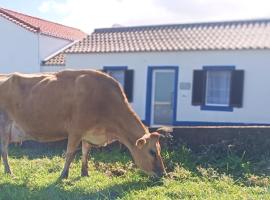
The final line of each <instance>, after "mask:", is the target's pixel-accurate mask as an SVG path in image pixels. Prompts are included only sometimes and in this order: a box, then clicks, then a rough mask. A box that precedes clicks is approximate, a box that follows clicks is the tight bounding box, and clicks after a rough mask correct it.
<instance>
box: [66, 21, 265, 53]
mask: <svg viewBox="0 0 270 200" xmlns="http://www.w3.org/2000/svg"><path fill="white" fill-rule="evenodd" d="M238 49H270V19H261V20H243V21H227V22H211V23H193V24H171V25H156V26H138V27H118V28H105V29H96V30H95V31H94V32H93V33H92V34H91V35H89V36H88V37H87V38H85V39H83V40H81V41H80V42H78V43H76V44H74V45H73V46H71V47H70V48H68V49H67V50H66V51H65V52H66V53H106V52H151V51H192V50H198V51H201V50H238Z"/></svg>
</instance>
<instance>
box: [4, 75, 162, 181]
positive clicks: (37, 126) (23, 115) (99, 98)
mask: <svg viewBox="0 0 270 200" xmlns="http://www.w3.org/2000/svg"><path fill="white" fill-rule="evenodd" d="M0 78H1V79H0V109H1V110H2V111H3V112H4V113H5V112H6V114H7V115H6V114H4V115H5V120H6V121H7V122H9V123H7V124H9V125H6V126H2V127H3V128H4V129H3V128H2V132H3V133H2V134H7V132H10V126H11V125H10V123H11V124H12V122H10V119H12V120H13V121H14V122H16V126H17V127H18V129H19V130H21V135H20V134H19V135H20V136H23V138H25V137H27V138H28V139H29V138H31V139H33V140H37V141H43V142H49V141H57V140H62V139H65V138H67V139H68V144H67V151H66V161H65V166H64V169H63V171H62V173H61V176H60V178H67V177H68V171H69V166H70V164H71V162H72V160H73V158H74V156H75V151H76V149H77V147H78V145H79V144H80V142H82V170H81V175H82V176H88V166H87V162H88V161H87V157H88V152H89V148H90V146H91V144H93V145H98V146H103V145H106V144H108V143H111V142H113V141H115V140H118V141H120V142H121V143H123V144H124V145H125V146H126V147H127V148H128V149H129V150H130V152H131V155H132V157H133V159H134V161H135V163H136V164H137V166H138V167H139V168H141V169H142V170H144V171H145V172H146V173H148V174H150V175H157V176H161V175H163V174H164V173H165V169H164V165H163V161H162V158H161V156H160V145H159V137H160V134H159V133H157V132H155V133H152V134H150V133H149V131H148V129H147V128H146V127H145V126H144V125H143V124H142V122H141V121H140V119H139V118H138V116H137V115H136V114H135V112H134V111H133V110H132V108H131V107H130V105H129V103H128V101H127V99H126V97H125V94H124V93H123V91H122V89H121V86H120V85H119V83H118V82H117V81H115V80H114V79H113V78H112V77H110V76H108V75H106V74H104V73H102V72H98V71H92V70H81V71H62V72H59V73H55V74H36V75H23V74H17V73H16V74H12V75H10V76H0ZM8 134H10V133H8ZM6 138H8V137H3V136H2V145H1V146H2V157H3V162H4V165H5V172H7V173H11V171H10V168H9V165H8V162H7V144H8V143H9V142H8V141H6Z"/></svg>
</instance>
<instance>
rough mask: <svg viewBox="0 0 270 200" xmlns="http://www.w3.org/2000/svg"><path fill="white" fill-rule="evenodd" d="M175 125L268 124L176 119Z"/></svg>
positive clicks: (263, 124) (262, 124) (260, 124)
mask: <svg viewBox="0 0 270 200" xmlns="http://www.w3.org/2000/svg"><path fill="white" fill-rule="evenodd" d="M174 125H175V126H269V125H270V124H267V123H245V122H202V121H176V122H175V124H174Z"/></svg>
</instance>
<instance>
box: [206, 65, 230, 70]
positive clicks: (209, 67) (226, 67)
mask: <svg viewBox="0 0 270 200" xmlns="http://www.w3.org/2000/svg"><path fill="white" fill-rule="evenodd" d="M203 70H215V71H218V70H231V71H232V70H235V66H234V65H204V66H203Z"/></svg>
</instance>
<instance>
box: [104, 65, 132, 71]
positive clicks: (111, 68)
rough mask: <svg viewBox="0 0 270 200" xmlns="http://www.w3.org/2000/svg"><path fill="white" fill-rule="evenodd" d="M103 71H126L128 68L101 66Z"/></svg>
mask: <svg viewBox="0 0 270 200" xmlns="http://www.w3.org/2000/svg"><path fill="white" fill-rule="evenodd" d="M103 69H104V70H110V71H113V70H127V69H128V67H127V66H103Z"/></svg>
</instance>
